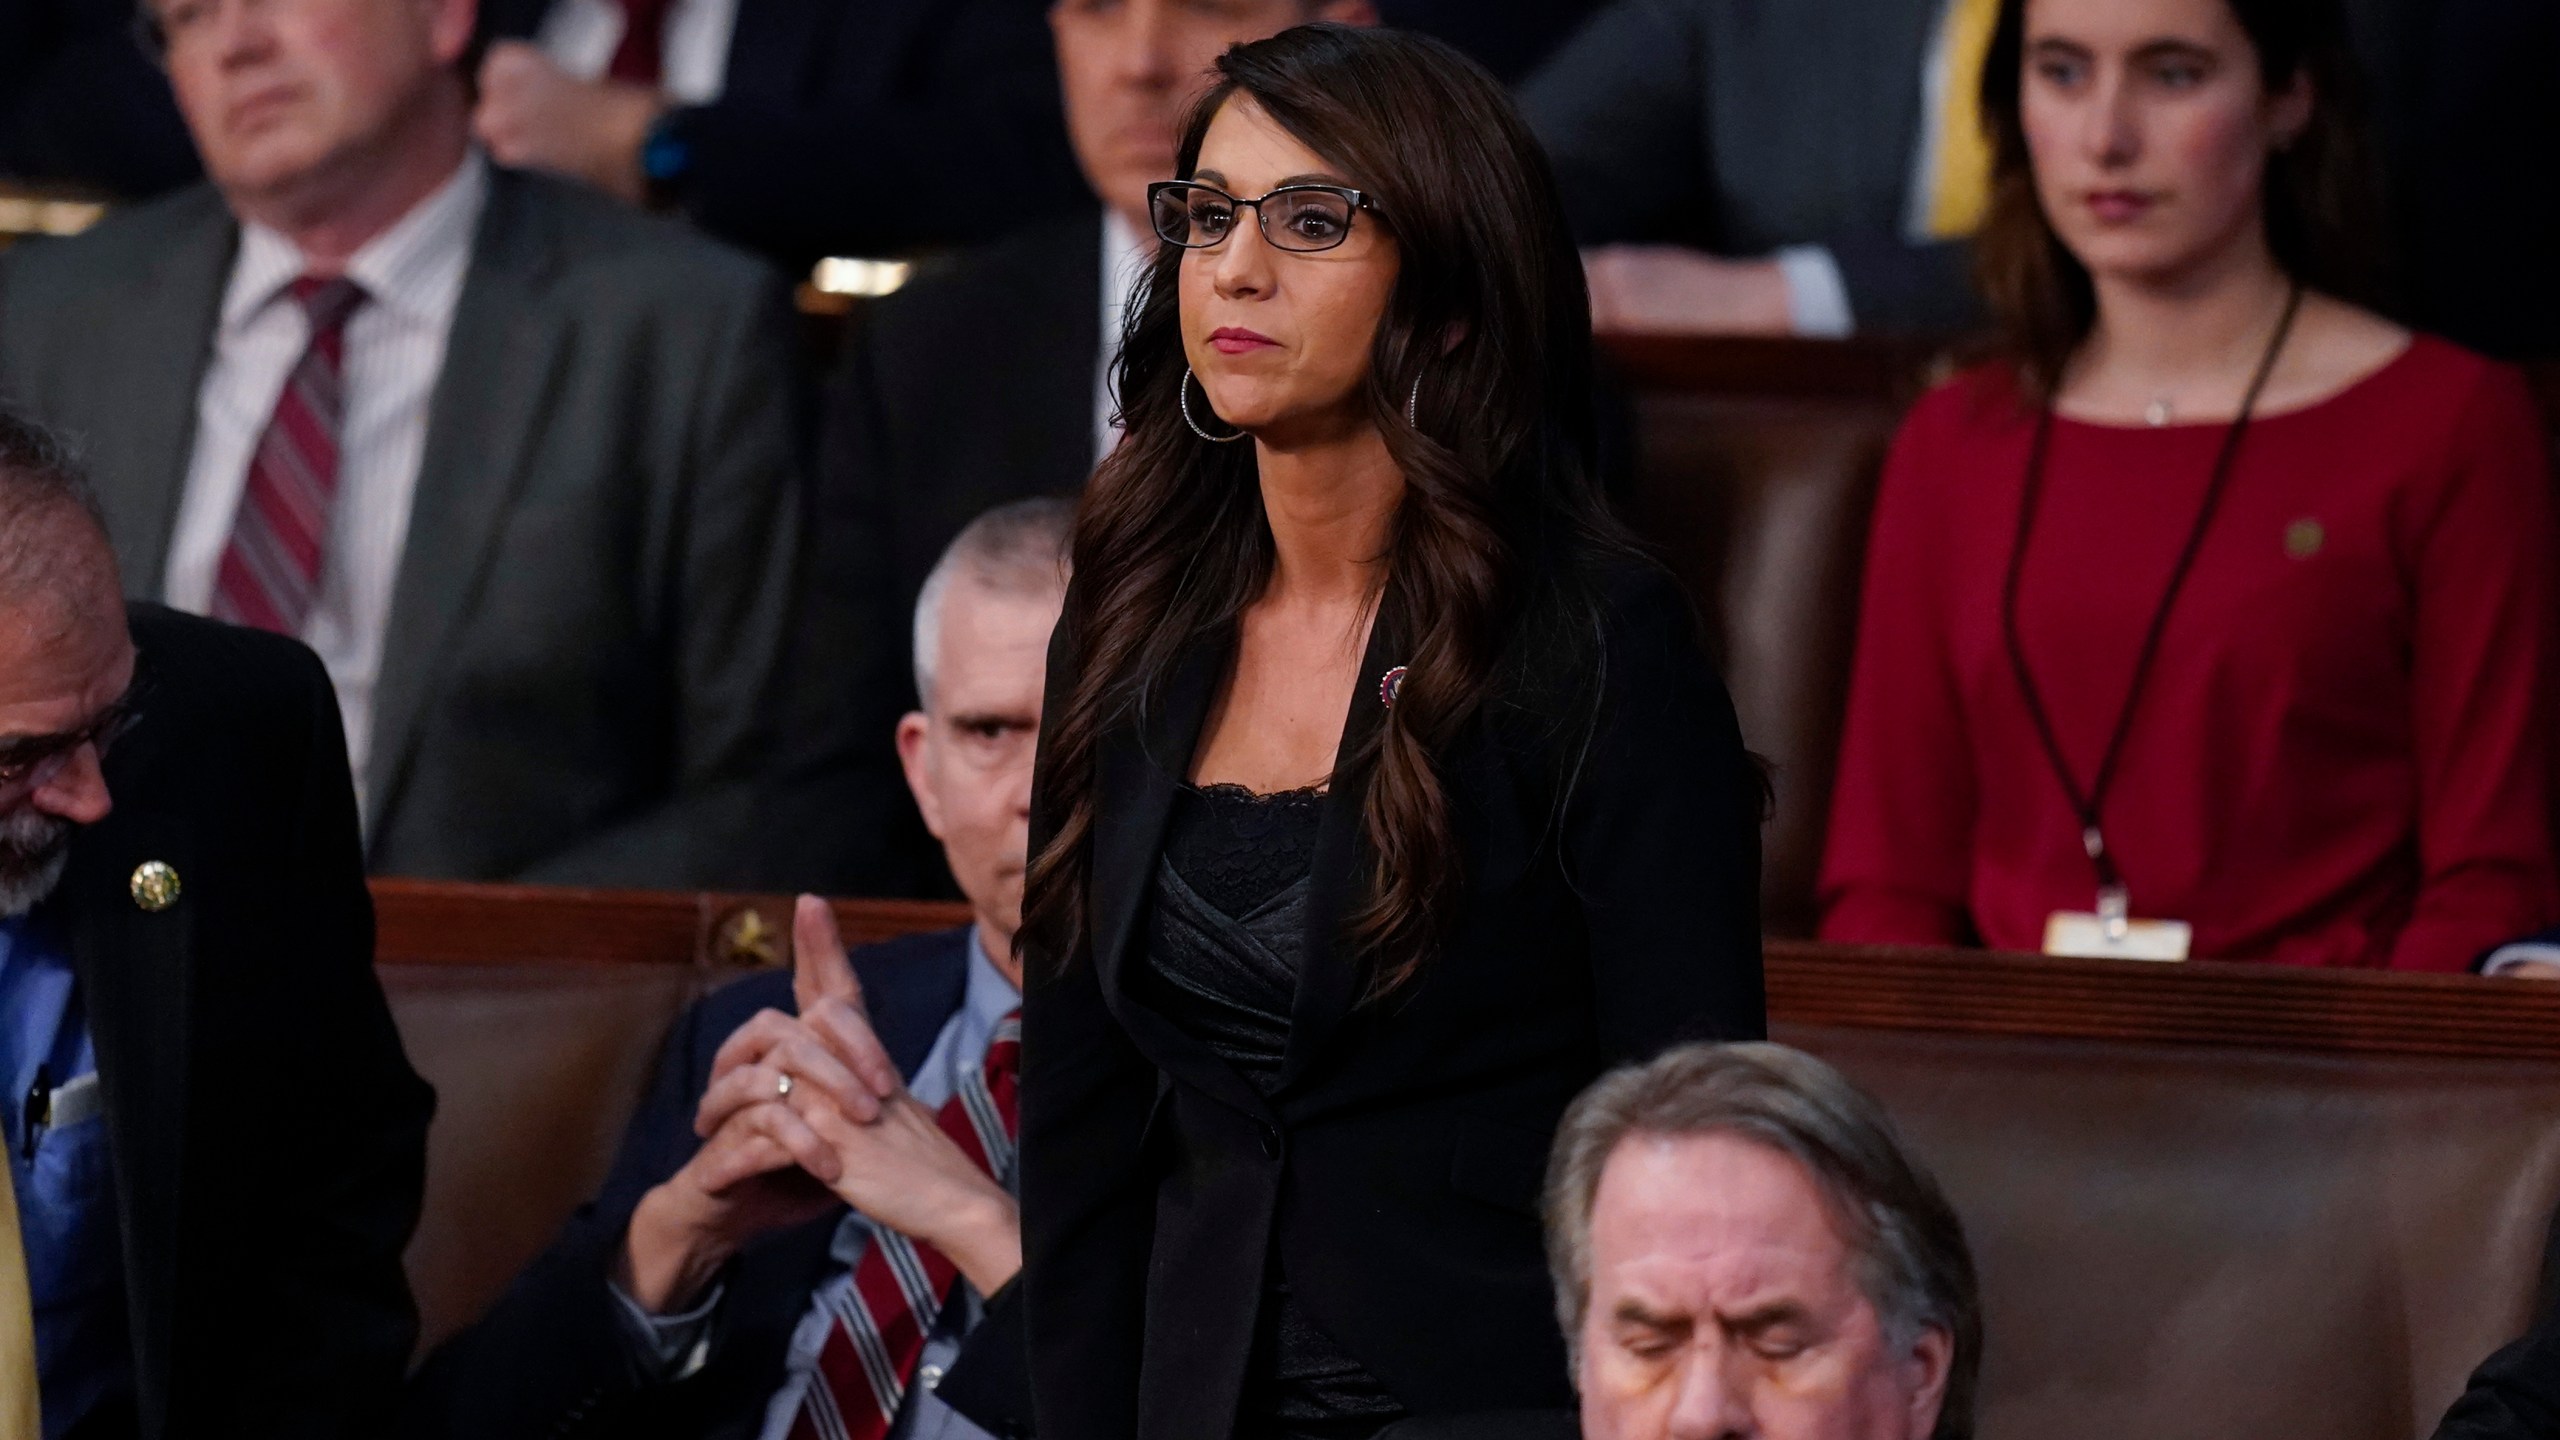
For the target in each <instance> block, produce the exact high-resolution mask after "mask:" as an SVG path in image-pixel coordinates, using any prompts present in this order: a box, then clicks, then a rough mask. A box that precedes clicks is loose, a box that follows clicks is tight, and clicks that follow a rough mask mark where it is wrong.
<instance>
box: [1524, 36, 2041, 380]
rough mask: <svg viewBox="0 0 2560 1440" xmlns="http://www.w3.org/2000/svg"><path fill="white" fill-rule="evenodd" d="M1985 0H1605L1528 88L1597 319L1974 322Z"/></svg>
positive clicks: (1824, 327) (1770, 326)
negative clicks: (1582, 253)
mask: <svg viewBox="0 0 2560 1440" xmlns="http://www.w3.org/2000/svg"><path fill="white" fill-rule="evenodd" d="M1997 14H1998V6H1997V4H1996V0H1818V3H1808V0H1614V3H1612V4H1610V5H1608V6H1607V7H1606V8H1604V9H1603V10H1601V12H1600V13H1599V14H1597V15H1595V16H1594V17H1592V19H1591V21H1590V23H1589V24H1587V25H1586V26H1585V27H1584V28H1583V29H1582V31H1581V32H1580V33H1579V34H1577V35H1576V36H1575V37H1574V38H1573V39H1572V40H1571V41H1570V42H1568V43H1567V44H1566V45H1565V47H1564V49H1563V50H1561V51H1560V52H1558V53H1557V54H1556V56H1555V57H1554V58H1553V59H1552V60H1550V61H1549V62H1548V63H1547V65H1546V66H1545V67H1544V68H1543V69H1542V70H1541V71H1540V72H1539V73H1538V74H1537V75H1535V76H1533V77H1532V78H1531V79H1530V80H1529V82H1528V83H1527V84H1526V85H1525V86H1524V87H1523V89H1522V94H1521V103H1522V107H1523V109H1524V110H1525V111H1526V112H1527V114H1528V117H1529V122H1530V124H1531V125H1532V126H1533V127H1535V129H1536V130H1537V132H1538V135H1539V138H1540V139H1542V140H1544V141H1545V142H1546V143H1547V148H1548V150H1549V151H1550V152H1551V153H1552V155H1553V156H1554V159H1555V166H1556V178H1557V181H1558V183H1559V184H1560V185H1561V186H1562V187H1563V189H1564V192H1565V202H1566V204H1567V206H1568V208H1570V210H1571V211H1572V213H1573V218H1574V225H1575V228H1576V229H1577V230H1578V231H1579V232H1580V233H1581V237H1582V240H1583V243H1584V244H1585V245H1587V246H1592V247H1596V248H1594V249H1593V250H1592V251H1591V252H1590V254H1589V256H1588V262H1589V268H1590V272H1591V281H1592V308H1593V311H1594V318H1595V320H1596V322H1597V323H1598V324H1599V325H1600V327H1601V328H1603V329H1611V330H1651V331H1690V332H1707V331H1725V332H1753V331H1757V332H1785V331H1793V332H1795V333H1799V334H1813V335H1840V334H1847V333H1849V332H1850V331H1852V330H1861V331H1874V330H1883V331H1903V332H1942V331H1947V330H1953V329H1958V328H1961V327H1962V326H1963V325H1965V324H1966V323H1967V322H1968V321H1969V320H1970V318H1971V316H1972V313H1973V307H1972V301H1971V298H1970V294H1969V291H1968V289H1967V284H1966V264H1967V258H1966V253H1965V247H1964V246H1963V244H1962V243H1961V241H1962V239H1963V237H1964V236H1965V235H1966V234H1968V233H1969V232H1970V230H1971V228H1972V225H1973V223H1974V220H1975V218H1976V215H1977V214H1978V209H1979V202H1980V196H1981V184H1982V177H1983V171H1984V166H1985V162H1986V159H1987V157H1986V156H1985V154H1984V152H1983V148H1982V144H1981V140H1980V131H1979V127H1978V123H1977V121H1976V120H1975V113H1976V112H1975V107H1974V101H1973V92H1974V90H1975V89H1976V88H1977V86H1978V77H1979V75H1980V72H1981V64H1982V52H1983V50H1984V49H1985V48H1986V46H1987V44H1988V41H1989V37H1990V30H1991V22H1992V20H1993V19H1995V18H1996V16H1997Z"/></svg>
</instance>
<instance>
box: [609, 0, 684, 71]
mask: <svg viewBox="0 0 2560 1440" xmlns="http://www.w3.org/2000/svg"><path fill="white" fill-rule="evenodd" d="M668 8H669V0H622V39H621V41H620V42H619V43H618V44H616V45H615V46H614V47H613V59H612V60H611V61H609V62H607V64H606V65H605V71H604V73H605V76H606V78H608V79H612V80H620V81H623V82H625V83H628V84H632V85H646V86H649V87H650V88H651V89H655V88H657V85H658V82H659V81H660V80H662V79H664V78H665V76H666V71H667V58H666V50H667V10H668Z"/></svg>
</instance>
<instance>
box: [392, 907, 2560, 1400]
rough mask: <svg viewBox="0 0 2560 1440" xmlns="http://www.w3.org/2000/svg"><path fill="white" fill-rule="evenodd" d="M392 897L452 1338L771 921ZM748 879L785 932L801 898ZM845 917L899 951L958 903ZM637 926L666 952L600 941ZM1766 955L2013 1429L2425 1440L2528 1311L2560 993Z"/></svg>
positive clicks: (536, 1238)
mask: <svg viewBox="0 0 2560 1440" xmlns="http://www.w3.org/2000/svg"><path fill="white" fill-rule="evenodd" d="M377 889H378V892H382V893H383V894H384V900H385V904H384V914H385V923H384V927H383V929H384V942H383V953H384V957H385V963H384V966H383V974H384V977H385V981H386V984H387V986H388V988H389V990H390V993H391V997H392V1003H393V1008H394V1011H395V1014H396V1015H397V1017H398V1019H399V1022H400V1025H401V1029H402V1032H403V1034H404V1036H405V1037H406V1038H407V1041H408V1044H409V1047H410V1055H411V1058H412V1060H413V1061H414V1063H415V1064H416V1065H417V1067H418V1069H419V1070H420V1072H421V1073H423V1074H425V1075H426V1077H427V1078H428V1079H429V1080H430V1081H431V1082H433V1083H434V1084H435V1085H436V1087H437V1090H438V1092H439V1095H440V1097H441V1103H440V1106H439V1109H438V1113H437V1117H436V1123H435V1129H434V1132H433V1136H432V1139H431V1144H430V1167H429V1168H430V1173H429V1182H428V1196H427V1210H426V1216H425V1220H424V1222H423V1224H422V1225H421V1227H420V1230H419V1234H418V1237H417V1240H416V1242H415V1244H414V1245H413V1247H412V1250H411V1256H410V1258H411V1265H410V1269H411V1275H412V1279H413V1280H414V1281H415V1283H416V1285H417V1289H418V1295H419V1300H420V1303H421V1306H422V1308H423V1310H424V1312H425V1320H426V1334H427V1338H428V1341H429V1343H432V1342H433V1341H434V1340H435V1339H437V1338H440V1337H441V1336H443V1335H445V1334H447V1333H450V1332H451V1331H452V1330H453V1329H455V1328H457V1327H459V1326H461V1325H463V1324H467V1323H468V1322H469V1320H470V1319H471V1318H472V1317H473V1316H475V1315H477V1314H478V1313H480V1311H481V1310H482V1309H483V1308H484V1307H485V1306H487V1305H488V1303H489V1302H490V1301H491V1300H492V1299H494V1298H495V1296H496V1295H497V1293H498V1291H499V1290H500V1289H502V1288H503V1287H504V1285H505V1284H506V1282H507V1280H508V1279H509V1277H511V1276H512V1275H514V1274H515V1272H516V1271H517V1270H518V1269H519V1268H521V1267H522V1266H523V1264H524V1263H525V1262H526V1261H527V1260H529V1259H530V1258H531V1257H532V1256H533V1255H534V1254H535V1253H536V1252H537V1251H539V1249H540V1248H541V1247H542V1246H543V1245H544V1244H545V1243H547V1242H548V1240H549V1238H550V1236H551V1235H552V1233H553V1232H554V1231H555V1230H556V1228H557V1227H558V1225H559V1223H560V1222H561V1220H562V1219H563V1218H565V1217H566V1215H567V1213H568V1212H569V1210H570V1209H571V1208H572V1207H574V1206H575V1205H576V1204H577V1203H578V1201H579V1200H581V1199H582V1198H584V1197H585V1196H586V1195H588V1194H589V1193H591V1192H592V1191H593V1190H594V1188H595V1186H596V1184H597V1182H598V1181H599V1180H600V1179H601V1177H602V1175H603V1173H604V1169H605V1166H606V1164H607V1162H608V1161H609V1159H610V1156H611V1150H612V1146H613V1143H614V1139H615V1137H616V1135H617V1134H618V1132H619V1130H620V1128H621V1126H622V1124H623V1123H624V1121H625V1119H626V1118H627V1117H628V1114H629V1111H630V1108H631V1105H632V1102H633V1099H634V1097H635V1096H636V1095H637V1093H638V1090H639V1087H640V1086H641V1084H642V1083H643V1081H644V1079H645V1078H646V1073H647V1070H648V1068H649V1066H650V1064H651V1062H652V1060H653V1057H654V1055H655V1052H656V1050H657V1047H658V1045H659V1043H660V1041H661V1039H662V1038H663V1035H664V1033H665V1030H666V1027H667V1024H668V1022H669V1021H670V1020H671V1019H672V1018H673V1017H674V1016H675V1014H676V1013H677V1012H678V1010H679V1009H680V1008H681V1007H682V1006H683V1005H684V1004H685V1003H686V1002H688V1001H689V1000H690V999H691V998H693V997H694V996H696V995H698V994H701V993H703V991H704V990H705V989H706V988H707V987H708V986H710V985H713V984H716V983H719V982H720V981H721V980H723V979H726V978H730V977H732V976H734V975H735V974H736V973H737V972H736V971H735V970H733V969H728V968H724V967H723V966H722V965H721V964H720V963H719V958H720V957H719V955H718V954H717V953H716V952H718V951H719V950H720V949H721V947H722V946H724V945H726V944H728V943H729V941H730V940H733V939H734V938H735V936H734V931H735V928H736V927H735V925H734V923H731V922H721V923H715V921H718V920H719V917H721V916H722V915H724V914H725V915H728V916H730V917H731V921H732V922H733V921H734V917H735V916H736V915H738V914H742V913H745V912H744V911H742V910H740V909H739V908H738V907H739V906H740V905H741V904H742V903H743V902H736V901H723V900H720V899H718V898H717V897H667V900H668V903H667V904H665V905H664V906H663V907H662V910H661V912H660V913H659V914H658V915H657V918H656V919H654V920H648V921H646V923H643V922H642V921H640V920H634V919H632V918H631V914H630V911H631V907H630V905H629V903H628V897H624V898H623V899H619V900H602V901H600V900H598V899H597V898H596V897H582V896H578V895H576V894H574V893H564V894H563V895H561V896H559V897H543V896H540V895H539V894H536V893H534V892H523V891H516V892H502V893H500V892H480V891H475V890H473V889H472V888H471V887H433V886H402V885H397V884H385V885H382V886H378V887H377ZM754 903H755V906H756V913H757V914H759V915H760V916H763V917H767V919H766V920H763V921H760V922H759V925H760V926H761V927H762V933H761V936H760V938H761V939H763V940H765V941H767V942H770V941H772V940H774V939H775V937H774V935H773V933H772V930H771V925H770V922H773V921H779V920H780V919H781V918H782V916H783V914H784V912H783V910H782V907H781V906H780V905H779V904H778V902H754ZM599 906H604V907H606V909H607V910H609V911H610V913H611V914H612V915H614V916H619V917H621V919H620V921H617V922H616V923H621V924H622V928H621V929H618V930H616V929H613V928H612V927H611V926H610V925H607V926H602V927H600V926H599V924H598V923H597V920H596V917H597V914H598V913H599V911H598V907H599ZM614 907H619V908H614ZM841 913H843V914H845V915H846V916H847V918H848V920H849V921H851V922H852V929H853V930H854V933H855V934H856V935H857V936H860V937H872V938H876V937H878V936H879V935H882V934H885V933H889V932H891V931H894V930H897V929H901V928H911V927H920V926H923V925H927V924H943V923H949V922H950V921H951V920H952V918H953V916H952V915H951V914H950V912H947V911H937V910H935V909H933V908H932V907H917V906H908V907H866V906H861V905H850V906H845V907H841ZM625 922H627V923H625ZM599 934H602V936H603V937H604V938H602V939H599V938H598V936H599ZM456 937H460V938H458V939H457V938H456ZM723 937H726V938H723ZM694 947H699V948H698V952H697V953H695V954H693V955H692V956H691V958H690V959H689V960H688V961H685V962H683V963H670V959H669V957H670V956H684V955H685V954H686V952H687V951H688V949H691V948H694ZM617 948H619V949H626V950H629V951H631V952H633V953H635V954H641V955H645V956H647V957H648V958H646V959H642V960H636V961H635V962H634V963H624V964H613V963H598V962H599V960H600V959H601V958H602V957H603V956H604V955H606V954H608V953H610V952H612V951H614V950H616V949H617ZM772 948H773V947H772V945H771V944H769V943H768V944H767V945H766V947H765V950H764V952H763V953H765V954H767V955H771V950H772ZM568 953H576V954H578V955H579V956H580V957H581V958H580V959H578V960H575V961H570V960H560V959H553V958H547V957H549V956H557V955H561V954H568ZM404 956H405V957H407V958H404ZM474 956H476V957H477V958H473V957H474ZM771 958H776V959H778V958H781V957H780V956H778V955H776V956H772V957H771ZM1769 977H1770V1004H1771V1014H1772V1017H1773V1027H1774V1029H1775V1031H1776V1033H1777V1036H1778V1038H1780V1039H1783V1040H1786V1041H1789V1042H1790V1043H1794V1044H1797V1045H1801V1046H1803V1047H1804V1048H1807V1049H1809V1050H1812V1051H1814V1052H1815V1053H1817V1054H1821V1055H1823V1056H1825V1057H1827V1058H1829V1059H1830V1060H1832V1061H1833V1062H1834V1063H1836V1064H1838V1065H1840V1066H1841V1067H1842V1068H1843V1069H1845V1070H1846V1071H1847V1072H1848V1073H1849V1074H1850V1075H1851V1076H1852V1077H1853V1078H1855V1079H1856V1080H1857V1081H1859V1083H1861V1084H1863V1085H1865V1086H1867V1087H1868V1088H1869V1089H1871V1090H1872V1091H1874V1092H1875V1093H1876V1094H1877V1095H1878V1096H1880V1097H1881V1098H1882V1099H1883V1100H1884V1102H1885V1103H1886V1105H1887V1106H1888V1108H1890V1109H1891V1110H1892V1112H1893V1114H1894V1115H1895V1117H1896V1119H1897V1121H1898V1122H1899V1123H1900V1124H1901V1126H1902V1127H1903V1128H1904V1130H1905V1132H1906V1134H1907V1135H1908V1137H1909V1138H1910V1140H1911V1141H1912V1143H1913V1144H1914V1145H1916V1146H1917V1147H1918V1149H1919V1151H1920V1153H1921V1154H1922V1155H1923V1156H1924V1157H1925V1158H1926V1159H1927V1160H1928V1162H1929V1163H1930V1164H1931V1165H1932V1166H1933V1167H1934V1168H1935V1169H1936V1171H1937V1172H1938V1174H1939V1176H1940V1177H1941V1178H1942V1180H1943V1181H1944V1183H1945V1184H1946V1186H1947V1188H1948V1190H1949V1192H1950V1194H1951V1196H1952V1197H1953V1199H1954V1201H1955V1203H1956V1206H1957V1208H1958V1210H1959V1211H1960V1212H1961V1213H1962V1214H1963V1216H1964V1218H1965V1223H1966V1229H1967V1231H1968V1233H1969V1234H1970V1235H1971V1237H1972V1240H1973V1244H1974V1248H1975V1251H1976V1255H1977V1259H1978V1261H1979V1263H1980V1266H1981V1270H1982V1276H1983V1282H1984V1296H1985V1311H1986V1317H1987V1322H1988V1327H1989V1334H1990V1343H1989V1349H1988V1355H1987V1363H1986V1365H1985V1369H1984V1394H1983V1403H1982V1417H1983V1425H1982V1428H1981V1434H1982V1436H1983V1440H2054V1437H2061V1436H2068V1437H2072V1440H2160V1437H2164V1436H2176V1437H2212V1436H2233V1437H2251V1440H2255V1437H2264V1436H2287V1437H2293V1436H2300V1437H2319V1440H2416V1437H2423V1436H2424V1435H2426V1434H2427V1433H2428V1431H2429V1430H2430V1429H2431V1428H2432V1425H2433V1423H2434V1420H2435V1418H2436V1417H2437V1416H2439V1415H2440V1414H2441V1413H2442V1412H2443V1410H2444V1407H2445V1406H2446V1405H2448V1404H2449V1403H2451V1400H2452V1398H2453V1396H2454V1395H2455V1394H2456V1393H2458V1392H2459V1390H2460V1387H2461V1383H2462V1380H2463V1377H2464V1375H2465V1374H2466V1373H2467V1372H2468V1370H2469V1368H2470V1367H2471V1366H2472V1365H2473V1364H2474V1363H2476V1362H2477V1361H2478V1360H2479V1359H2480V1358H2482V1357H2483V1356H2485V1355H2486V1354H2487V1353H2488V1352H2489V1351H2490V1350H2491V1349H2493V1348H2495V1346H2496V1345H2497V1344H2498V1343H2500V1342H2501V1341H2502V1340H2504V1339H2505V1338H2507V1337H2509V1336H2511V1335H2513V1334H2515V1333H2517V1332H2518V1331H2520V1330H2521V1329H2522V1328H2523V1326H2524V1323H2525V1320H2526V1318H2527V1315H2528V1313H2529V1312H2530V1310H2531V1308H2532V1306H2533V1304H2534V1301H2535V1296H2536V1291H2537V1287H2538V1282H2539V1271H2540V1263H2541V1256H2542V1250H2543V1241H2544V1234H2545V1226H2546V1223H2547V1221H2548V1219H2549V1217H2550V1216H2551V1214H2552V1211H2553V1207H2554V1204H2555V1202H2560V988H2546V987H2538V986H2534V985H2531V984H2529V983H2527V982H2518V981H2476V980H2465V979H2461V978H2456V977H2435V976H2415V977H2411V976H2388V975H2335V974H2303V973H2296V972H2290V971H2278V970H2274V969H2272V968H2269V969H2252V968H2251V967H2244V966H2231V965H2188V966H2176V967H2168V966H2144V965H2138V964H2130V963H2119V964H2107V963H2103V962H2074V961H2046V960H2041V959H2035V958H2031V957H2007V956H1991V955H1982V954H1954V953H1943V952H1893V951H1845V950H1839V949H1834V948H1828V947H1820V946H1812V945H1804V944H1777V945H1773V946H1772V947H1771V951H1770V956H1769Z"/></svg>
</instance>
